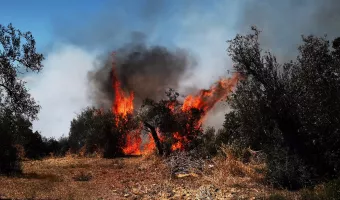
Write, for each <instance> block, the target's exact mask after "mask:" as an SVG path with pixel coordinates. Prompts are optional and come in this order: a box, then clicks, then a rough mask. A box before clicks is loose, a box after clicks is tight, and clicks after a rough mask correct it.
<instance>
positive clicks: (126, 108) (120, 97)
mask: <svg viewBox="0 0 340 200" xmlns="http://www.w3.org/2000/svg"><path fill="white" fill-rule="evenodd" d="M112 55H113V56H112V57H113V62H112V88H113V90H114V94H115V98H114V101H113V103H112V112H113V113H114V114H115V115H116V116H117V118H116V124H117V125H118V124H119V122H120V121H119V120H124V121H123V123H126V122H127V115H128V114H132V113H133V99H134V95H133V92H130V93H128V94H127V93H126V92H124V91H123V89H122V88H121V85H120V82H119V79H118V76H117V73H116V63H115V60H114V55H115V54H114V53H113V54H112ZM118 116H122V118H119V117H118ZM140 132H141V130H140V129H137V130H134V131H132V132H130V133H128V134H127V135H126V140H125V141H124V144H125V145H124V146H123V148H122V150H123V152H124V154H125V155H140V154H141V151H140V145H141V143H142V139H141V137H140Z"/></svg>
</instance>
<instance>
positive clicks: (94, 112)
mask: <svg viewBox="0 0 340 200" xmlns="http://www.w3.org/2000/svg"><path fill="white" fill-rule="evenodd" d="M135 128H137V123H136V121H135V120H134V119H132V116H131V115H128V116H127V117H123V116H116V115H114V114H113V113H112V112H111V111H110V110H107V111H102V110H98V109H95V108H86V109H84V110H83V111H82V112H81V113H80V114H79V115H78V116H77V117H76V118H75V119H73V120H72V122H71V129H70V135H69V145H70V148H71V150H72V151H73V152H78V151H79V150H80V149H81V148H82V147H84V146H86V153H93V152H94V151H96V150H98V149H103V150H104V157H115V156H121V155H123V153H122V147H123V146H124V141H126V140H125V137H126V134H127V133H129V132H130V131H132V130H134V129H135Z"/></svg>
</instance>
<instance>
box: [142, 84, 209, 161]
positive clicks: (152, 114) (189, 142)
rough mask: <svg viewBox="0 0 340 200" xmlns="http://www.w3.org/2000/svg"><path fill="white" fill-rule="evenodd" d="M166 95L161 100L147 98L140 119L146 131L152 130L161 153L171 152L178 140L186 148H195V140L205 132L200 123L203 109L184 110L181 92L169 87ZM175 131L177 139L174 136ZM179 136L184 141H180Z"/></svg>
mask: <svg viewBox="0 0 340 200" xmlns="http://www.w3.org/2000/svg"><path fill="white" fill-rule="evenodd" d="M166 96H167V99H163V100H160V101H159V102H155V101H154V100H151V99H146V100H145V101H144V103H143V105H142V112H141V114H140V120H141V121H143V123H144V126H145V128H146V131H147V132H151V134H152V137H153V139H154V141H155V144H156V147H157V149H158V153H159V154H160V155H163V153H165V154H169V153H171V151H172V150H171V147H172V145H173V144H174V143H176V142H181V143H182V145H183V149H185V150H189V149H193V148H194V147H196V145H194V142H193V141H195V140H196V139H197V138H198V137H199V136H200V135H202V133H203V130H202V126H201V124H200V119H201V117H202V114H203V111H202V110H199V109H196V108H192V109H189V110H187V111H184V110H182V104H181V103H180V102H179V101H178V100H177V98H178V96H179V94H178V93H177V92H175V91H174V90H173V89H169V90H168V91H167V92H166ZM157 132H158V133H159V134H160V135H161V136H162V138H163V141H161V140H160V138H159V137H160V135H158V133H157ZM175 133H176V134H177V139H176V137H174V134H175ZM179 138H181V139H183V141H178V139H179ZM176 140H177V141H176Z"/></svg>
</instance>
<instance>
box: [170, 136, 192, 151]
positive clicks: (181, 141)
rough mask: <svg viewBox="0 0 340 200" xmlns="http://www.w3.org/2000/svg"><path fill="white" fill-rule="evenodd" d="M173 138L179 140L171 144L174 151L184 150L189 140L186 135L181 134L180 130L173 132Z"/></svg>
mask: <svg viewBox="0 0 340 200" xmlns="http://www.w3.org/2000/svg"><path fill="white" fill-rule="evenodd" d="M173 138H174V139H175V140H177V142H176V143H174V144H173V145H172V146H171V150H172V151H176V150H184V144H185V143H187V142H189V140H188V139H187V138H186V137H185V136H181V135H180V134H179V133H178V132H176V133H174V134H173Z"/></svg>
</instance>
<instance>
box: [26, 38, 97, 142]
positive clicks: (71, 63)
mask: <svg viewBox="0 0 340 200" xmlns="http://www.w3.org/2000/svg"><path fill="white" fill-rule="evenodd" d="M97 55H98V52H88V51H85V50H83V49H80V48H78V47H76V46H72V45H66V44H59V45H55V46H54V48H52V51H50V52H49V53H47V55H45V56H46V59H45V61H44V62H43V64H44V69H43V70H42V72H41V73H39V74H38V75H34V76H31V77H26V81H27V82H28V86H29V88H31V89H30V93H31V94H32V96H33V97H34V98H35V100H36V101H38V103H39V105H40V106H41V107H42V109H41V111H40V112H39V115H38V117H39V120H37V121H34V122H33V129H34V130H38V131H40V132H41V133H42V135H43V136H47V137H52V136H53V137H56V138H58V137H60V136H61V135H63V134H64V135H68V132H69V129H70V123H71V121H72V119H73V118H74V117H75V116H76V113H79V112H80V111H81V109H82V108H84V107H86V106H90V105H91V102H90V101H89V99H88V94H87V85H88V81H87V73H88V71H89V70H91V69H93V68H94V66H95V61H96V57H97Z"/></svg>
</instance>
